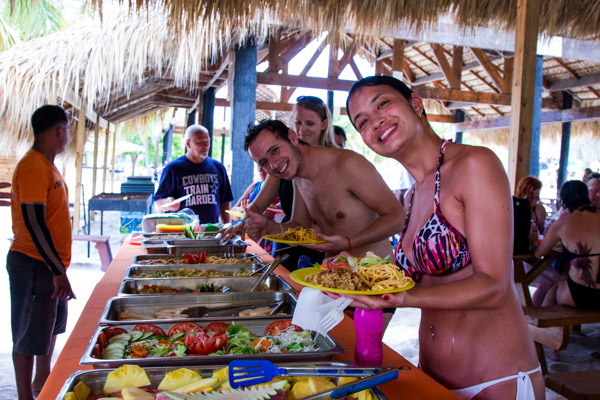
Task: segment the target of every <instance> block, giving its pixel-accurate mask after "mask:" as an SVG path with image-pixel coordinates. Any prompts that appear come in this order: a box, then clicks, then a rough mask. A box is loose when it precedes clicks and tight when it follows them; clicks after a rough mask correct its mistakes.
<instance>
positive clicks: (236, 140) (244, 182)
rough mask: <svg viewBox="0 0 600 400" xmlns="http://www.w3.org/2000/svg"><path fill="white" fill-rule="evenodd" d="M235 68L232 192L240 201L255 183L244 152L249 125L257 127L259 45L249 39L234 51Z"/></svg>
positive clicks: (232, 99)
mask: <svg viewBox="0 0 600 400" xmlns="http://www.w3.org/2000/svg"><path fill="white" fill-rule="evenodd" d="M234 58H235V68H234V78H233V86H232V87H231V88H232V89H231V114H232V117H231V147H232V149H233V158H232V159H233V161H232V165H231V188H232V190H233V197H234V199H235V200H236V201H237V199H239V198H240V197H241V196H242V194H243V193H244V191H245V190H246V188H247V187H248V185H250V184H251V183H252V180H253V179H254V163H253V162H252V159H251V158H250V156H249V155H248V154H247V153H246V152H245V151H244V137H245V132H246V130H247V128H248V124H254V120H255V110H256V61H257V49H256V45H255V44H254V43H253V42H252V40H251V39H250V38H248V39H246V41H245V43H244V45H242V46H237V47H236V50H235V57H234Z"/></svg>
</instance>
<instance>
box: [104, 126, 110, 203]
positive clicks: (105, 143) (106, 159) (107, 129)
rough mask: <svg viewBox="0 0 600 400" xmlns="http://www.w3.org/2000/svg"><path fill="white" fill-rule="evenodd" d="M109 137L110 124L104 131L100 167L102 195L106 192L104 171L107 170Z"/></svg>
mask: <svg viewBox="0 0 600 400" xmlns="http://www.w3.org/2000/svg"><path fill="white" fill-rule="evenodd" d="M109 137H110V124H108V126H107V127H106V130H105V131H104V165H103V167H102V193H105V192H106V170H107V169H108V143H109V140H108V139H109Z"/></svg>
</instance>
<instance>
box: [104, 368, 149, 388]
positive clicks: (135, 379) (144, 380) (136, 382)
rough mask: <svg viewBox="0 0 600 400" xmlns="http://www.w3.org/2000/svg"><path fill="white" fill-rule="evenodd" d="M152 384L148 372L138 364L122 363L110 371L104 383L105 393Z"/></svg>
mask: <svg viewBox="0 0 600 400" xmlns="http://www.w3.org/2000/svg"><path fill="white" fill-rule="evenodd" d="M146 385H150V379H149V378H148V374H147V373H146V371H144V370H143V369H142V368H141V367H140V366H138V365H122V366H120V367H119V368H117V369H116V370H114V371H112V372H110V373H109V374H108V376H107V377H106V382H105V383H104V389H103V391H104V394H109V393H115V392H120V391H121V390H123V389H124V388H131V387H140V386H146Z"/></svg>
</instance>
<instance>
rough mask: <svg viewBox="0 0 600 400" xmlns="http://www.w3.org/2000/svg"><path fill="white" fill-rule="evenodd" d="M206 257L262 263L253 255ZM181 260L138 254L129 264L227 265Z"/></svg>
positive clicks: (175, 265) (173, 257)
mask: <svg viewBox="0 0 600 400" xmlns="http://www.w3.org/2000/svg"><path fill="white" fill-rule="evenodd" d="M265 254H266V253H265ZM207 255H208V256H219V257H223V258H235V259H238V260H240V259H243V260H244V261H245V263H259V264H262V263H263V261H262V260H261V258H260V257H259V256H257V255H253V254H248V253H244V254H235V255H233V256H231V255H228V254H225V253H223V252H216V253H208V254H207ZM182 261H183V258H182V257H181V256H175V255H166V254H138V255H136V256H134V257H133V261H132V262H131V265H132V266H140V265H145V266H162V265H169V266H170V267H178V268H186V267H188V268H189V267H190V266H191V265H212V266H215V265H227V264H187V263H184V262H182Z"/></svg>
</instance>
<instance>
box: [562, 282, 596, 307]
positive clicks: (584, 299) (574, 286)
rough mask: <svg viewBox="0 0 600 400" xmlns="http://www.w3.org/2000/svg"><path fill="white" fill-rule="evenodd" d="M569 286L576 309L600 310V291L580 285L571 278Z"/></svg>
mask: <svg viewBox="0 0 600 400" xmlns="http://www.w3.org/2000/svg"><path fill="white" fill-rule="evenodd" d="M567 284H568V286H569V292H571V297H572V298H573V302H574V303H575V307H577V308H587V309H592V310H600V289H593V288H591V287H587V286H583V285H580V284H579V283H577V282H575V281H574V280H573V279H571V277H570V276H569V277H568V278H567Z"/></svg>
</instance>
